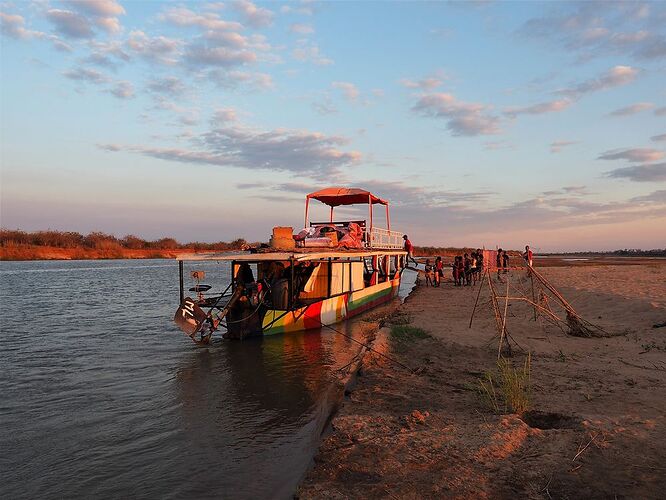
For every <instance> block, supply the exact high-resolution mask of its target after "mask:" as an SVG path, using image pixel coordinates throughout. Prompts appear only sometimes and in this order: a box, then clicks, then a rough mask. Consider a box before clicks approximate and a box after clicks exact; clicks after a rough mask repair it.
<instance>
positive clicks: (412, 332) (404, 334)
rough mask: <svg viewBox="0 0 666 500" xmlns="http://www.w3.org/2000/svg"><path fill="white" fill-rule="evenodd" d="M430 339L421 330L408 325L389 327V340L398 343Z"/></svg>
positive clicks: (426, 333)
mask: <svg viewBox="0 0 666 500" xmlns="http://www.w3.org/2000/svg"><path fill="white" fill-rule="evenodd" d="M428 337H430V335H428V332H426V331H425V330H424V329H423V328H417V327H415V326H410V325H393V326H392V327H391V339H392V340H396V341H398V342H409V341H410V340H415V339H425V338H428Z"/></svg>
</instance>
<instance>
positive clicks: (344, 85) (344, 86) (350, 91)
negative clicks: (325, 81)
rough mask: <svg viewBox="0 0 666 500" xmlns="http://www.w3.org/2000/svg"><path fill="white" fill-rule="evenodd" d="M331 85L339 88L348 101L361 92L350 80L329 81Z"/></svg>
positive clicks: (356, 97)
mask: <svg viewBox="0 0 666 500" xmlns="http://www.w3.org/2000/svg"><path fill="white" fill-rule="evenodd" d="M331 87H333V88H334V89H338V90H340V91H341V92H342V95H343V96H344V97H345V99H347V100H348V101H355V100H356V99H358V96H359V95H360V94H361V93H360V92H359V90H358V88H357V87H356V85H354V84H353V83H350V82H333V83H331Z"/></svg>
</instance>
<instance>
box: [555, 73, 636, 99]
mask: <svg viewBox="0 0 666 500" xmlns="http://www.w3.org/2000/svg"><path fill="white" fill-rule="evenodd" d="M638 73H639V71H638V70H637V69H636V68H632V67H631V66H615V67H613V68H611V69H610V70H608V71H607V72H606V73H604V74H602V75H601V76H599V77H597V78H591V79H589V80H585V81H583V82H580V83H577V84H575V85H572V86H571V87H568V88H564V89H560V90H558V91H557V92H556V93H557V94H560V95H564V96H567V97H569V98H571V99H579V98H581V97H582V96H584V95H585V94H589V93H592V92H598V91H601V90H606V89H609V88H613V87H619V86H622V85H626V84H628V83H631V82H633V81H634V80H635V79H636V76H638Z"/></svg>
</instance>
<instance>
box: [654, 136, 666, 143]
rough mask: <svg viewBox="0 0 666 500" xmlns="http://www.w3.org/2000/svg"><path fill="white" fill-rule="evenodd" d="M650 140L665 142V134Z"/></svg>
mask: <svg viewBox="0 0 666 500" xmlns="http://www.w3.org/2000/svg"><path fill="white" fill-rule="evenodd" d="M650 140H653V141H654V142H661V141H666V134H659V135H653V136H652V137H650Z"/></svg>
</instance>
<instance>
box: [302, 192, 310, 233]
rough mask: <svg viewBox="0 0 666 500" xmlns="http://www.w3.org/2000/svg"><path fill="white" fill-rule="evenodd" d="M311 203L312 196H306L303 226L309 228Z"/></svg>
mask: <svg viewBox="0 0 666 500" xmlns="http://www.w3.org/2000/svg"><path fill="white" fill-rule="evenodd" d="M309 205H310V198H305V225H304V226H303V227H304V228H305V229H307V228H308V207H309Z"/></svg>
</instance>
